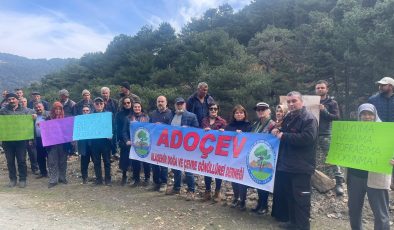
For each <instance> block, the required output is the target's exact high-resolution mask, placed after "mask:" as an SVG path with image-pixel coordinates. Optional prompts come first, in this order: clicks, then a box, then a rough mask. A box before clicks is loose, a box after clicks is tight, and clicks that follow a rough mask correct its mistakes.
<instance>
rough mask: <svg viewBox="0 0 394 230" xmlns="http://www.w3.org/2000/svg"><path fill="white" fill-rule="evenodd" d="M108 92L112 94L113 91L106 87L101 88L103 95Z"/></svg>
mask: <svg viewBox="0 0 394 230" xmlns="http://www.w3.org/2000/svg"><path fill="white" fill-rule="evenodd" d="M106 91H108V92H111V90H110V89H109V88H108V87H105V86H104V87H102V88H101V93H103V92H106Z"/></svg>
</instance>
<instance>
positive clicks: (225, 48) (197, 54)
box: [29, 0, 394, 119]
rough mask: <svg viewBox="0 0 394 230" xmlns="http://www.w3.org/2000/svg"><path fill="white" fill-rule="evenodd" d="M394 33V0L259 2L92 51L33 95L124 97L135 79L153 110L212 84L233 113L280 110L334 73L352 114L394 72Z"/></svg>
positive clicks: (334, 86)
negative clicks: (123, 87)
mask: <svg viewBox="0 0 394 230" xmlns="http://www.w3.org/2000/svg"><path fill="white" fill-rule="evenodd" d="M393 30H394V0H254V1H252V2H251V3H250V4H249V5H247V6H245V7H244V8H243V9H241V10H239V11H236V12H235V11H234V9H233V8H232V7H231V6H230V5H228V4H225V5H221V6H220V7H218V8H215V9H209V10H207V11H206V12H205V13H204V15H203V16H202V17H200V18H194V19H192V20H191V21H190V22H189V23H188V24H186V25H185V26H184V27H183V28H182V30H181V31H178V32H177V31H175V30H174V28H172V27H171V25H170V24H169V23H162V24H161V25H160V26H159V27H158V28H153V27H151V26H144V27H142V28H141V29H140V30H139V32H138V33H137V34H135V35H132V36H131V35H125V34H120V35H118V36H116V37H114V38H113V40H112V41H111V42H110V44H108V47H107V49H106V50H105V52H97V53H87V54H85V55H83V56H82V57H81V58H80V59H77V60H74V61H72V62H70V64H69V65H67V66H66V67H65V68H63V69H62V70H61V71H58V72H55V73H53V74H49V75H47V76H46V77H45V78H43V79H42V80H41V82H39V83H33V84H32V85H31V86H30V88H29V91H30V90H39V91H41V92H42V93H43V95H44V97H45V98H47V99H49V100H53V99H54V98H56V97H57V95H56V94H57V91H58V90H59V89H62V88H66V89H68V90H69V91H70V93H71V98H72V99H74V100H76V101H78V100H79V99H80V98H81V96H80V95H81V91H82V90H83V89H85V88H86V89H89V90H90V91H91V92H92V93H93V94H94V95H96V96H98V95H99V92H100V91H99V90H100V88H101V87H102V86H108V87H110V88H111V89H112V90H113V91H114V92H112V95H113V96H116V95H114V94H116V92H115V91H117V90H118V87H119V86H118V85H119V84H120V83H121V82H124V81H128V82H130V84H132V92H133V93H135V94H137V95H139V96H140V97H141V98H142V100H143V105H144V107H145V109H147V110H150V109H152V108H154V107H155V99H156V97H157V96H159V95H165V96H167V98H168V99H169V101H170V103H169V104H172V101H173V99H174V98H176V97H178V96H183V97H185V98H187V97H188V96H189V95H190V94H192V93H193V92H194V91H195V90H196V86H197V83H198V82H200V81H206V82H207V83H208V84H209V93H210V94H211V95H212V96H213V97H214V98H215V100H217V101H218V102H219V103H220V105H221V107H222V114H224V113H227V114H228V113H229V111H230V110H231V108H232V107H233V106H234V105H235V104H238V103H241V104H242V105H244V106H245V107H246V108H248V109H249V110H251V109H252V108H253V106H254V105H255V103H256V102H258V101H265V102H268V103H270V104H271V105H272V106H274V105H276V104H277V103H278V102H279V96H280V95H285V94H287V93H288V92H289V91H292V90H297V91H300V92H302V93H303V94H314V84H315V82H316V81H317V80H320V79H325V80H327V81H328V82H329V83H330V95H331V96H334V97H335V99H336V100H337V101H338V103H339V105H340V107H341V113H342V117H343V118H344V119H349V118H351V117H352V116H351V115H352V111H354V110H356V108H357V106H358V105H359V104H360V103H363V102H365V101H366V100H367V99H368V97H369V96H371V95H372V94H374V93H376V92H377V90H378V87H377V86H376V84H375V82H376V81H377V80H379V79H380V78H382V77H384V76H392V75H393V74H394V65H393V61H394V32H393ZM224 117H228V116H227V115H225V116H224Z"/></svg>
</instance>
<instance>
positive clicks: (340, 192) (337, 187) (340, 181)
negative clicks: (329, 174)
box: [335, 177, 344, 196]
mask: <svg viewBox="0 0 394 230" xmlns="http://www.w3.org/2000/svg"><path fill="white" fill-rule="evenodd" d="M335 181H336V184H335V193H336V194H337V196H342V195H343V193H344V191H343V185H342V184H343V178H342V177H335Z"/></svg>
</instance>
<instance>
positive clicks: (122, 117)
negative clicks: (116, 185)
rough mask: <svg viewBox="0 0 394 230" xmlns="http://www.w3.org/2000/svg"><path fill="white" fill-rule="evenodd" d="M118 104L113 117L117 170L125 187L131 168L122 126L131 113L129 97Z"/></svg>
mask: <svg viewBox="0 0 394 230" xmlns="http://www.w3.org/2000/svg"><path fill="white" fill-rule="evenodd" d="M120 103H121V104H122V107H121V109H120V111H119V112H118V113H117V114H116V116H115V125H116V139H117V140H118V144H119V148H120V159H119V168H120V169H121V170H122V181H121V185H122V186H125V185H126V183H127V171H128V170H129V167H130V166H131V160H130V158H129V154H130V146H128V145H126V142H125V141H124V140H123V129H124V125H127V122H125V121H126V120H127V117H128V116H129V115H130V114H131V113H132V112H133V110H132V108H131V107H132V103H133V101H132V99H131V98H130V97H124V98H123V99H122V100H121V101H120Z"/></svg>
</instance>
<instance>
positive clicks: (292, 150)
mask: <svg viewBox="0 0 394 230" xmlns="http://www.w3.org/2000/svg"><path fill="white" fill-rule="evenodd" d="M281 131H282V132H283V136H282V138H281V140H280V147H279V158H278V163H277V170H278V171H283V172H290V173H307V174H312V173H313V172H314V170H315V167H316V140H317V135H318V124H317V119H316V118H315V116H314V115H313V114H312V113H310V112H308V111H307V110H306V109H305V107H304V108H302V109H301V110H299V111H295V112H292V113H289V114H288V115H287V116H286V117H285V118H284V120H283V124H282V128H281Z"/></svg>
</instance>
